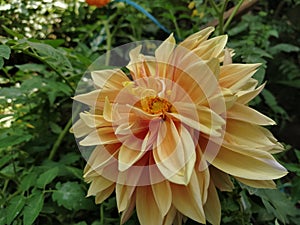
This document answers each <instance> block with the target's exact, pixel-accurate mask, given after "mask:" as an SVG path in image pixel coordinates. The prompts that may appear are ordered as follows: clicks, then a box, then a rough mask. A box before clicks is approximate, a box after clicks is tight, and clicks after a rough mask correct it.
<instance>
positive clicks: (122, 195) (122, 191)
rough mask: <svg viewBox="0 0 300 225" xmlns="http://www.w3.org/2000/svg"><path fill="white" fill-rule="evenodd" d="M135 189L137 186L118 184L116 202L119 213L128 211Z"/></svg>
mask: <svg viewBox="0 0 300 225" xmlns="http://www.w3.org/2000/svg"><path fill="white" fill-rule="evenodd" d="M135 188H136V187H135V186H128V185H123V184H116V200H117V206H118V210H119V213H120V212H122V211H124V210H125V209H127V208H128V206H129V205H130V203H131V197H132V195H133V193H134V191H135Z"/></svg>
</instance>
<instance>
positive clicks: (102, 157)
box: [83, 144, 120, 182]
mask: <svg viewBox="0 0 300 225" xmlns="http://www.w3.org/2000/svg"><path fill="white" fill-rule="evenodd" d="M119 149H120V144H112V145H107V146H105V147H103V146H101V145H100V146H97V147H96V148H95V149H94V150H93V152H92V154H91V155H90V157H89V159H88V162H87V166H86V168H85V169H84V175H83V177H84V178H85V180H86V181H87V182H88V181H89V180H90V179H91V177H94V176H99V175H100V172H101V171H102V169H103V168H104V167H105V166H107V165H110V164H112V163H114V162H116V160H117V156H118V152H119Z"/></svg>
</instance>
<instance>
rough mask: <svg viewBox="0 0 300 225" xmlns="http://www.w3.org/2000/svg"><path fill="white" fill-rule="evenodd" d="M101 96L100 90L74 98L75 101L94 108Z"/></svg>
mask: <svg viewBox="0 0 300 225" xmlns="http://www.w3.org/2000/svg"><path fill="white" fill-rule="evenodd" d="M99 94H100V90H94V91H91V92H88V93H86V94H81V95H76V96H74V97H73V99H74V100H76V101H79V102H82V103H84V104H86V105H89V106H94V105H95V104H96V102H97V98H98V96H99Z"/></svg>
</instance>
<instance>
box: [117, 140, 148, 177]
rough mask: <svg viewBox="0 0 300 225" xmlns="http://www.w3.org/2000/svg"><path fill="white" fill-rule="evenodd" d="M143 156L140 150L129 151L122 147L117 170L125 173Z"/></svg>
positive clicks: (124, 146) (129, 149)
mask: <svg viewBox="0 0 300 225" xmlns="http://www.w3.org/2000/svg"><path fill="white" fill-rule="evenodd" d="M144 154H145V152H144V151H142V149H131V148H129V147H128V146H126V145H124V144H123V145H122V146H121V148H120V152H119V170H120V171H125V170H127V169H128V168H129V167H131V166H132V165H133V164H134V163H136V162H137V161H138V160H139V159H140V158H142V156H143V155H144Z"/></svg>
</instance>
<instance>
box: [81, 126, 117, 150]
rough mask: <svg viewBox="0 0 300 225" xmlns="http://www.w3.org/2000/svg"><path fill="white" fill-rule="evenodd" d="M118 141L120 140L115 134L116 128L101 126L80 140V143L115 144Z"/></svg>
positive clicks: (85, 144) (86, 144)
mask: <svg viewBox="0 0 300 225" xmlns="http://www.w3.org/2000/svg"><path fill="white" fill-rule="evenodd" d="M118 142H119V140H118V138H117V137H116V135H115V134H114V129H113V128H112V127H99V128H97V130H94V131H92V132H91V133H90V134H89V135H88V136H86V137H85V138H84V139H83V140H82V141H80V142H79V144H80V145H82V146H93V145H104V144H114V143H118Z"/></svg>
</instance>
